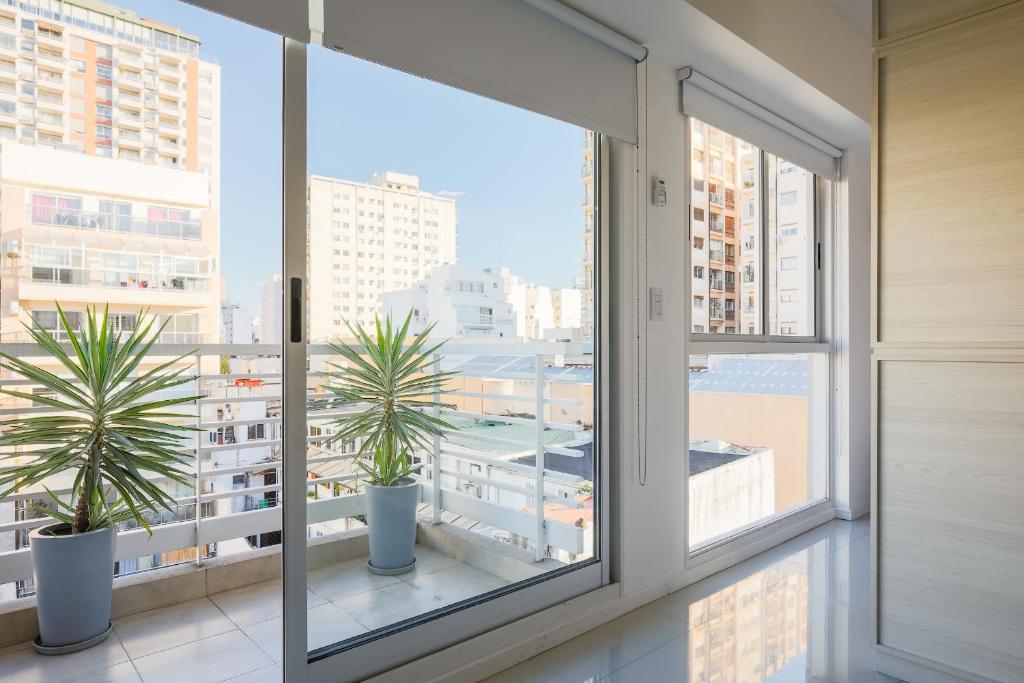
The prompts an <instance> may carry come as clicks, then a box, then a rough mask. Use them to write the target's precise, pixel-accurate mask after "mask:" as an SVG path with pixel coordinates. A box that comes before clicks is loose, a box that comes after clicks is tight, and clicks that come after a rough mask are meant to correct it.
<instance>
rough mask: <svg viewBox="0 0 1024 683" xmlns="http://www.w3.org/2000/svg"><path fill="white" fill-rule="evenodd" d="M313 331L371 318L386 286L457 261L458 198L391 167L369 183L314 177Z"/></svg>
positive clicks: (337, 329)
mask: <svg viewBox="0 0 1024 683" xmlns="http://www.w3.org/2000/svg"><path fill="white" fill-rule="evenodd" d="M308 210H309V263H308V268H309V277H308V280H309V284H308V292H309V296H308V297H307V301H308V307H309V313H310V315H309V316H308V320H309V338H310V339H312V340H324V339H329V338H332V337H346V336H350V334H349V332H348V329H347V327H346V326H345V322H346V321H348V322H351V323H353V324H355V323H358V324H361V325H364V326H369V325H372V324H373V320H374V316H375V315H376V314H378V313H379V312H380V311H381V304H382V298H381V297H382V295H383V294H384V292H389V291H394V290H399V289H411V288H413V287H416V286H417V285H419V283H420V281H421V280H424V279H425V278H426V277H427V275H428V274H429V273H430V271H431V269H433V268H434V267H435V266H440V265H445V264H453V263H455V226H456V218H455V200H454V199H452V198H449V197H441V196H438V195H436V194H431V193H429V192H424V191H422V190H420V181H419V178H417V177H416V176H411V175H406V174H403V173H395V172H392V171H388V172H386V173H383V174H379V175H377V174H375V175H374V176H373V178H372V179H371V181H370V182H369V183H358V182H354V181H350V180H341V179H339V178H328V177H324V176H310V178H309V206H308Z"/></svg>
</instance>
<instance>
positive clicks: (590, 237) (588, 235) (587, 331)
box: [576, 130, 596, 339]
mask: <svg viewBox="0 0 1024 683" xmlns="http://www.w3.org/2000/svg"><path fill="white" fill-rule="evenodd" d="M583 135H584V144H583V163H582V164H581V165H580V177H581V178H582V179H583V268H582V271H581V273H580V276H579V281H578V283H577V287H576V288H577V289H579V290H580V292H581V301H580V327H581V328H582V330H583V335H584V338H586V339H589V338H590V337H591V335H592V333H593V330H594V220H595V219H594V142H595V140H596V135H595V133H594V131H591V130H588V131H585V132H584V134H583Z"/></svg>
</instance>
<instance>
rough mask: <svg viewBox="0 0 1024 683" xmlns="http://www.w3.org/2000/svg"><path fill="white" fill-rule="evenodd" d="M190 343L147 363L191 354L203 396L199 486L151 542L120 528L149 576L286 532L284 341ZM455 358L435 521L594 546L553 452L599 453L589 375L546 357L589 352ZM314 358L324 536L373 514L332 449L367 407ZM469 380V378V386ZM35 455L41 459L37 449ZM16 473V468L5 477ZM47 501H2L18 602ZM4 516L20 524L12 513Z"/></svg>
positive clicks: (517, 539) (195, 456)
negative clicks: (333, 386)
mask: <svg viewBox="0 0 1024 683" xmlns="http://www.w3.org/2000/svg"><path fill="white" fill-rule="evenodd" d="M182 334H189V333H182ZM166 335H167V333H165V335H164V336H165V338H166ZM62 341H63V340H62ZM189 343H191V340H181V344H166V345H158V346H154V347H153V349H152V351H151V353H150V355H151V356H152V357H153V359H154V362H155V361H156V359H157V358H171V357H177V356H180V355H182V354H187V355H188V357H189V358H191V359H192V362H193V363H194V365H193V367H195V368H196V369H197V370H196V373H197V374H196V375H195V379H194V381H193V383H190V384H188V385H185V386H183V387H180V389H181V390H182V391H183V392H185V393H186V394H187V395H199V396H201V398H199V399H198V400H196V401H194V402H193V403H192V404H191V406H192V407H191V408H190V409H189V410H180V411H179V412H182V413H183V414H182V416H181V418H180V421H182V422H184V423H186V424H193V425H195V426H196V427H197V428H198V432H197V433H196V436H195V437H191V436H190V437H188V439H187V440H186V441H184V442H183V443H182V447H181V451H180V452H181V453H182V454H183V455H184V456H185V457H186V458H188V459H189V461H190V462H191V475H192V476H191V479H192V484H191V485H189V486H186V487H180V486H179V487H177V488H175V487H170V488H168V491H169V492H170V493H171V495H172V496H173V497H174V498H175V501H176V502H177V504H178V508H177V509H176V510H175V511H174V513H173V514H164V515H160V516H154V517H153V519H151V520H150V523H151V526H152V528H153V534H152V536H149V535H148V534H147V533H146V532H145V530H143V529H137V528H127V527H126V526H125V525H122V527H124V528H119V533H118V537H117V549H116V560H118V561H119V562H121V563H126V562H127V563H128V564H127V565H122V566H129V567H132V571H139V570H142V569H144V568H145V567H143V565H148V564H150V558H152V562H151V564H153V565H154V566H152V567H150V568H157V566H158V565H160V564H161V563H162V562H163V558H165V557H167V558H171V557H173V558H177V560H176V561H179V562H180V561H185V560H187V559H188V558H189V557H191V558H195V557H211V556H214V555H217V554H218V551H219V548H218V544H220V543H224V542H227V541H232V540H233V539H250V541H249V544H248V546H246V547H249V548H253V547H255V546H256V545H259V543H254V539H257V538H259V537H261V535H264V534H275V533H276V532H277V531H278V530H280V529H281V509H280V507H279V503H280V500H281V495H282V488H281V483H280V482H281V480H282V479H281V477H282V465H283V460H282V458H283V455H284V454H283V443H284V441H283V428H284V425H283V424H282V413H281V374H280V352H281V349H280V346H278V345H269V344H268V345H199V346H198V347H196V346H189V345H188V344H189ZM3 348H4V350H5V351H7V352H8V353H11V354H14V355H17V356H19V357H27V358H32V357H40V358H43V357H45V354H43V353H41V352H40V350H39V347H37V346H35V345H34V344H4V345H3ZM447 350H448V351H450V352H451V355H447V356H445V357H444V358H441V357H437V358H436V362H437V364H438V365H441V366H442V367H443V368H444V369H456V370H459V369H460V367H461V366H460V364H462V365H464V369H463V370H462V371H461V372H462V374H460V375H458V376H457V377H456V380H455V381H456V384H454V385H452V386H453V389H452V390H451V391H446V392H445V393H444V394H443V397H444V402H445V403H446V404H447V406H448V407H446V408H445V409H443V410H441V411H440V414H441V415H442V416H443V417H444V418H445V419H447V420H448V421H450V422H452V423H453V424H456V425H457V429H456V430H454V431H452V432H450V433H449V434H448V435H447V436H446V438H445V439H443V440H442V439H435V440H434V442H433V446H432V448H430V449H426V450H420V451H416V452H415V453H413V456H414V458H415V459H416V460H418V461H419V462H420V463H421V464H422V469H421V470H420V472H419V473H418V474H417V479H418V480H419V482H420V492H421V493H420V495H421V501H422V502H423V503H425V504H426V505H427V506H428V507H429V508H431V509H432V511H433V516H434V519H435V520H436V521H438V522H440V521H442V519H443V517H442V515H443V514H444V515H448V516H449V518H450V516H454V517H458V518H462V519H469V520H473V521H475V522H478V523H479V524H480V525H482V526H483V527H484V528H486V529H489V530H491V531H490V532H489V533H488V534H487V536H488V538H499V539H502V540H506V541H508V542H511V543H514V544H516V545H518V546H519V547H532V549H533V550H534V553H535V557H536V559H538V560H539V559H543V558H544V557H548V556H551V557H566V558H567V559H568V558H574V557H575V556H577V555H579V554H581V553H584V552H586V543H585V532H584V528H585V523H584V520H586V519H587V517H588V510H587V508H592V498H591V497H590V496H589V495H588V494H587V493H581V491H582V492H589V490H590V487H591V486H592V482H591V481H590V480H586V479H584V478H583V477H581V476H580V475H578V474H572V473H567V472H565V471H559V470H558V469H552V468H551V467H550V466H549V463H548V462H546V457H548V456H549V455H550V454H554V455H556V456H561V458H560V459H561V460H563V461H564V460H565V459H566V458H590V457H591V453H592V452H593V446H592V434H593V432H592V427H591V425H592V412H591V409H592V396H593V393H592V381H593V380H592V376H591V374H590V370H589V369H586V368H580V367H564V366H553V365H549V364H548V362H547V361H548V359H553V358H555V357H565V356H570V357H577V358H578V357H580V356H582V355H583V354H585V353H588V352H589V351H588V348H587V347H584V346H582V345H578V344H568V343H554V342H530V343H518V344H471V343H460V342H452V343H450V344H449V346H448V349H447ZM309 353H310V368H311V370H310V372H309V376H308V382H307V387H308V389H307V394H306V396H307V434H306V442H307V444H308V449H307V453H306V454H305V456H306V469H307V480H306V485H307V493H308V496H307V503H306V516H307V524H308V525H310V528H309V532H308V533H309V534H310V535H311V536H312V535H316V536H320V535H325V534H330V533H332V528H338V526H339V525H342V524H343V525H344V526H345V528H348V527H350V526H351V524H353V523H355V522H354V521H353V520H351V519H350V518H353V517H357V516H361V515H364V514H365V505H364V502H363V481H362V478H363V477H362V475H361V474H360V472H359V470H358V469H357V468H356V467H355V466H354V464H353V462H352V460H353V458H354V457H355V451H356V447H355V446H356V445H355V444H346V445H337V444H336V445H329V444H328V443H327V440H328V438H329V436H330V433H331V428H330V422H331V421H332V420H333V419H335V418H337V417H338V416H340V415H344V414H346V413H348V412H351V411H353V410H357V408H344V407H336V406H335V405H334V404H333V403H332V402H331V398H332V397H333V394H332V393H330V392H328V391H326V389H325V388H324V387H323V384H324V381H325V380H324V376H325V373H324V372H323V368H324V367H325V362H326V361H328V360H334V361H337V360H339V359H338V358H337V357H333V358H331V357H330V356H329V354H330V353H331V351H330V349H329V348H328V347H326V346H323V345H311V346H310V347H309ZM454 354H457V355H454ZM227 358H233V359H234V360H231V361H230V363H233V364H235V366H233V367H232V368H230V369H231V372H222V371H218V370H219V369H220V368H222V367H223V365H224V364H225V362H226V361H225V359H227ZM43 362H45V361H43ZM486 364H491V366H487V367H485V365H486ZM236 366H237V367H236ZM463 377H464V378H466V379H468V380H470V381H467V382H465V383H464V384H460V383H458V382H459V381H460V380H461V378H463ZM481 377H487V379H488V383H487V384H486V385H485V389H486V390H484V391H475V390H469V389H479V388H480V386H479V383H478V382H473V381H472V380H474V379H478V378H481ZM531 381H532V383H533V389H530V390H527V391H524V389H523V386H524V384H527V383H529V382H531ZM9 385H18V390H19V391H22V392H27V393H31V392H32V382H31V381H28V380H13V379H9V378H4V379H2V380H0V386H9ZM467 387H468V388H467ZM516 391H518V392H520V393H516ZM15 403H16V401H15V400H14V399H7V400H6V401H5V402H4V403H3V404H2V405H0V416H2V415H7V416H11V415H17V414H25V413H37V414H47V413H49V414H53V413H56V412H58V411H56V410H55V409H53V408H50V407H48V406H45V405H40V404H36V405H32V404H30V403H28V402H27V401H20V402H17V404H15ZM24 457H25V458H27V459H31V453H30V452H28V453H25V454H24ZM300 457H301V454H300ZM9 469H10V466H9V465H5V466H3V467H0V472H3V471H5V470H9ZM571 469H575V468H571ZM153 481H154V482H156V483H158V484H162V485H167V486H169V482H168V481H167V480H166V479H163V478H161V477H156V476H154V477H153ZM70 483H71V482H70V481H67V480H65V481H48V482H46V485H47V486H48V487H49V488H50V489H51V490H52V491H53V492H54V493H55V494H56V495H58V496H68V495H69V493H70V491H69V488H70ZM538 491H540V492H542V495H541V496H540V497H539V496H538V494H537V492H538ZM538 498H540V499H539V500H538ZM46 500H47V493H46V492H45V490H44V488H43V486H42V485H39V486H34V487H30V488H29V489H28V490H24V491H18V492H16V493H14V494H13V495H12V496H11V497H10V498H9V499H8V501H7V502H5V503H2V504H0V505H9V504H12V503H13V505H14V515H13V521H9V522H5V523H0V538H3V536H2V535H3V534H8V533H11V534H14V539H15V543H14V545H13V547H14V548H15V549H14V550H10V551H7V552H0V585H3V584H9V583H12V582H14V583H16V584H17V585H18V586H19V592H20V594H24V593H25V592H26V591H27V590H28V589H27V586H28V584H27V581H28V580H29V579H30V578H31V575H32V566H31V556H30V552H31V550H30V548H28V547H26V545H27V533H28V531H29V530H31V529H33V528H36V527H39V526H42V525H45V524H47V523H49V521H50V520H49V518H45V517H39V516H33V515H34V513H32V512H31V511H32V508H31V503H33V502H37V503H38V502H44V501H46ZM575 511H579V514H578V515H577V514H576V512H575ZM589 513H590V514H592V509H591V510H589ZM5 517H6V518H7V519H12V517H11V515H9V514H8V515H5ZM332 525H335V526H334V527H332ZM339 530H340V529H339ZM275 542H276V541H275ZM230 545H231V546H232V547H233V550H232V551H230V552H238V551H239V546H238V544H237V542H233V543H232V544H230ZM226 548H227V546H225V552H228V551H227V550H226ZM243 552H244V551H243ZM183 557H184V560H183V559H182V558H183ZM167 562H168V563H169V562H170V560H167ZM136 563H137V565H138V566H136Z"/></svg>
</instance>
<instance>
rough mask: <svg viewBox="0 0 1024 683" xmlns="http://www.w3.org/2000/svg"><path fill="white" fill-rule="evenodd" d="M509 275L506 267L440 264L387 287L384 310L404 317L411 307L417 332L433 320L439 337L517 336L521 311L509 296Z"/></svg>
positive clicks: (396, 316)
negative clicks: (403, 284)
mask: <svg viewBox="0 0 1024 683" xmlns="http://www.w3.org/2000/svg"><path fill="white" fill-rule="evenodd" d="M506 276H507V271H506V270H505V269H501V270H499V271H495V270H492V269H490V268H469V267H467V266H461V265H448V266H438V267H436V268H434V269H433V270H431V271H430V274H429V275H428V276H427V277H426V278H425V279H424V280H423V282H421V283H420V284H419V285H418V286H416V287H413V288H411V289H400V290H395V291H390V292H385V293H384V294H383V298H382V309H381V312H382V313H383V314H384V315H390V316H392V319H393V320H404V319H405V316H407V315H408V314H409V312H410V311H412V314H413V319H412V322H411V324H410V329H411V330H412V331H413V332H414V333H416V332H421V331H422V330H424V329H426V328H427V327H428V326H429V325H432V324H433V325H435V327H434V331H433V335H434V336H436V337H438V338H441V339H450V338H457V337H499V338H507V339H514V338H515V337H516V335H517V333H518V330H517V326H516V323H517V316H516V310H515V309H514V308H513V307H512V304H511V303H509V301H508V300H507V299H506V298H505V277H506Z"/></svg>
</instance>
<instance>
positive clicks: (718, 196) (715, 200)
mask: <svg viewBox="0 0 1024 683" xmlns="http://www.w3.org/2000/svg"><path fill="white" fill-rule="evenodd" d="M708 200H709V201H710V202H711V203H712V204H717V205H718V206H724V205H725V199H724V198H723V196H722V193H721V192H708Z"/></svg>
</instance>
